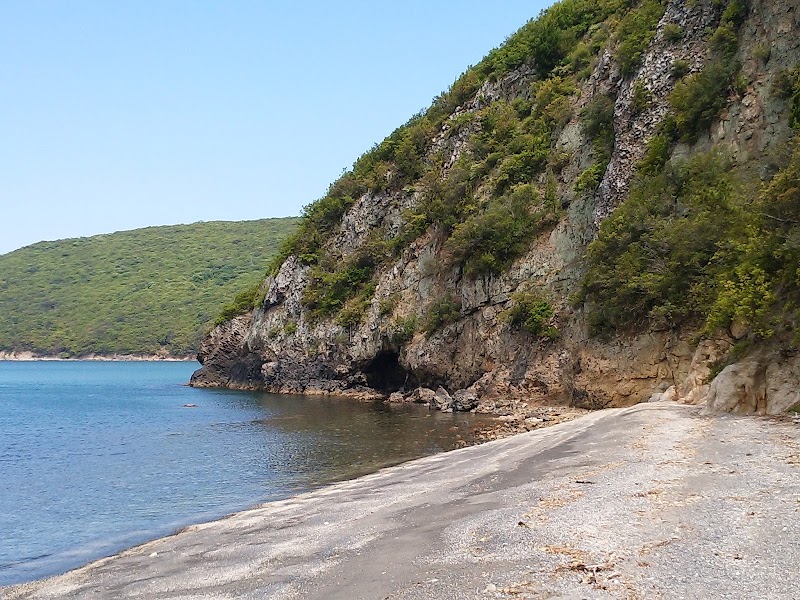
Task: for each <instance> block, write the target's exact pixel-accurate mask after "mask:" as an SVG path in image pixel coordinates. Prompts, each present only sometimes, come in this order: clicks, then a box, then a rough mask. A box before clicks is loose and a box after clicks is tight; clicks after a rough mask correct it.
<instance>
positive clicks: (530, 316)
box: [505, 292, 558, 340]
mask: <svg viewBox="0 0 800 600" xmlns="http://www.w3.org/2000/svg"><path fill="white" fill-rule="evenodd" d="M554 315H555V311H554V310H553V306H552V305H551V304H550V302H548V301H547V299H546V298H544V297H543V296H542V295H541V294H540V293H538V292H516V293H514V294H512V295H511V308H510V309H509V310H508V311H507V312H506V314H505V317H506V320H507V321H508V323H509V324H510V325H511V326H512V327H516V328H519V329H523V330H525V331H527V332H528V333H531V334H533V335H541V336H543V337H546V338H548V339H551V340H553V339H556V338H557V337H558V330H557V329H556V328H555V327H553V326H552V325H551V324H550V322H551V321H552V319H553V316H554Z"/></svg>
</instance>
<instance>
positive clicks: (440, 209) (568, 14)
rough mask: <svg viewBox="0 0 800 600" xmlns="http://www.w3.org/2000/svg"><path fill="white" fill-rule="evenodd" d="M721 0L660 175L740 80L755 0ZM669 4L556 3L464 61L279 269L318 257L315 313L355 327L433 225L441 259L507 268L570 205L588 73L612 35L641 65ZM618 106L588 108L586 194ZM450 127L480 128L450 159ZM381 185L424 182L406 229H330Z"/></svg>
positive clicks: (579, 186) (310, 222)
mask: <svg viewBox="0 0 800 600" xmlns="http://www.w3.org/2000/svg"><path fill="white" fill-rule="evenodd" d="M713 4H714V6H715V8H716V10H717V11H718V14H719V15H720V21H719V27H718V28H717V30H716V31H715V32H713V36H712V42H711V45H712V53H711V58H710V60H709V63H708V65H707V67H706V68H705V69H704V70H703V71H701V72H700V73H697V74H694V75H689V76H687V77H683V75H684V73H683V72H682V70H681V65H679V64H676V66H675V69H676V70H675V73H674V75H675V76H676V77H682V79H681V81H679V82H678V84H677V86H676V89H675V91H674V93H673V94H672V96H671V97H670V106H671V109H672V110H671V115H670V117H669V118H668V119H667V122H666V123H665V124H664V126H663V127H662V130H661V131H660V132H659V136H661V137H659V138H658V140H657V141H655V142H653V143H652V144H651V148H650V151H649V152H648V157H647V158H646V160H645V161H644V163H643V165H644V167H643V168H644V169H646V172H645V173H644V174H647V173H650V174H652V175H655V174H657V173H659V172H660V170H661V169H662V168H663V167H664V165H665V164H666V161H667V160H668V158H669V156H670V154H671V150H672V147H673V146H674V144H675V143H677V141H678V140H679V139H685V140H693V139H695V138H696V136H697V135H699V133H700V132H702V131H704V130H707V128H708V126H709V124H710V123H711V121H712V120H713V119H714V118H716V116H717V115H718V114H719V111H720V110H721V108H722V107H723V106H724V105H725V103H726V102H727V95H728V94H727V90H728V89H729V88H730V87H731V86H732V85H733V84H734V83H735V80H736V75H737V74H738V70H739V68H738V65H737V64H736V62H735V60H733V57H734V56H735V51H736V43H737V30H738V27H739V26H740V24H741V22H742V19H743V18H744V15H745V14H746V5H745V4H744V0H713ZM665 6H666V2H664V1H663V0H562V1H561V2H559V3H557V4H555V5H553V6H552V7H550V8H549V9H547V10H545V11H543V12H542V13H541V14H540V15H539V17H538V18H536V19H533V20H531V21H529V22H528V23H527V24H526V25H525V26H524V27H522V28H521V29H520V30H519V31H518V32H516V33H515V34H514V35H513V36H511V37H510V38H509V39H508V40H506V42H505V43H504V44H503V45H502V46H500V47H499V48H497V49H495V50H493V51H492V52H490V53H489V54H488V55H487V56H486V58H484V59H483V60H482V61H481V62H480V63H478V64H477V65H476V66H474V67H472V68H470V69H468V70H467V71H466V72H465V73H463V74H462V75H461V76H460V77H459V78H458V79H457V80H456V81H455V82H454V83H453V85H452V86H451V87H450V89H449V90H447V91H446V92H445V93H443V94H441V95H440V96H438V97H437V98H435V99H434V101H433V103H432V104H431V106H430V107H429V108H428V109H427V110H425V111H423V112H420V113H419V114H417V115H415V116H414V117H412V118H411V119H410V120H409V121H408V122H407V123H405V124H404V125H403V126H402V127H399V128H398V129H397V130H395V131H394V132H392V134H391V135H389V136H388V137H387V138H386V139H384V140H383V141H382V142H380V143H378V144H376V145H375V146H374V147H373V148H372V149H370V151H368V152H367V153H365V154H364V155H363V156H361V157H360V158H359V159H358V160H357V161H356V162H355V164H354V165H353V168H352V169H351V170H350V171H348V172H347V173H345V174H344V175H342V177H341V178H340V179H339V180H338V181H336V182H334V183H333V184H332V185H331V186H330V188H329V189H328V193H327V194H326V196H325V197H323V198H321V199H320V200H318V201H317V202H315V203H313V204H311V205H309V206H307V207H306V208H305V210H304V214H303V217H302V221H301V224H300V226H299V228H298V230H297V232H296V234H295V235H294V236H292V237H291V238H290V239H288V240H287V242H286V244H285V245H284V246H283V248H282V250H281V252H280V253H279V255H278V256H277V257H276V260H275V261H274V262H273V265H272V268H273V269H277V268H278V267H279V266H280V264H281V262H282V261H283V260H285V259H286V258H287V257H288V256H290V255H295V256H297V257H298V259H299V260H300V262H301V263H302V264H304V265H308V266H310V267H311V270H310V272H309V275H310V279H309V284H308V286H307V287H306V289H305V291H304V297H303V303H304V304H305V306H306V307H307V308H309V309H310V313H311V315H312V316H314V317H317V318H335V319H336V322H337V323H338V324H339V325H341V326H342V327H351V326H354V325H356V324H358V323H359V322H360V320H361V319H362V318H363V315H364V314H365V313H366V311H367V309H368V307H369V306H370V304H371V302H372V295H373V293H374V289H375V276H376V273H377V272H378V270H379V269H380V267H381V266H383V265H385V264H387V263H388V262H389V261H391V260H393V259H395V258H396V257H397V256H399V255H401V254H402V252H404V250H405V249H406V248H407V247H408V246H409V245H410V244H411V243H413V242H414V240H416V239H417V238H418V237H419V236H421V235H423V234H425V233H426V232H427V233H429V234H432V235H435V236H438V238H439V239H440V240H441V241H442V242H443V244H444V249H445V251H446V252H445V255H446V256H447V257H448V258H449V260H448V261H445V262H444V263H443V264H442V265H441V267H440V268H442V269H449V268H452V267H459V268H460V269H462V272H463V274H464V276H465V277H468V278H477V277H483V276H491V275H496V274H499V273H502V272H503V271H504V270H506V269H507V268H508V267H509V266H510V265H511V264H512V263H513V261H514V260H515V259H516V258H518V257H519V256H520V255H522V254H524V253H525V251H526V250H527V249H528V247H529V245H530V243H531V241H532V239H533V238H534V237H535V236H536V235H538V234H540V233H542V232H544V231H547V230H548V229H549V228H552V227H553V226H555V224H556V223H557V222H558V220H559V218H560V216H561V210H562V208H561V202H560V201H559V199H558V197H557V196H558V194H557V190H556V187H557V186H556V183H555V182H556V176H557V175H559V171H560V169H561V168H563V166H564V164H566V162H567V160H568V157H566V159H567V160H565V157H564V156H561V155H560V154H559V153H558V152H557V151H555V149H554V143H555V141H556V140H557V139H558V135H559V133H560V131H561V130H562V128H563V127H564V126H565V125H566V124H567V123H568V122H569V121H570V119H571V118H572V117H573V112H572V111H573V109H572V107H573V104H574V95H575V94H576V92H577V90H578V87H579V85H580V82H581V81H582V80H584V79H585V78H586V77H588V75H589V74H590V73H591V70H592V69H593V68H594V65H595V64H596V61H597V56H598V54H599V53H600V52H601V50H602V49H603V48H606V47H609V48H611V49H613V50H615V51H616V59H617V61H618V62H619V65H620V69H621V71H622V73H623V75H624V76H626V77H627V76H631V75H633V74H634V73H635V71H636V70H637V69H638V67H639V65H640V63H641V60H642V56H643V55H644V52H645V50H646V49H647V47H648V45H649V44H650V43H651V41H652V39H653V36H654V34H655V31H656V27H657V24H658V22H659V20H660V19H661V17H662V16H663V14H664V10H665ZM665 35H666V36H667V38H668V39H670V40H672V41H677V40H678V39H679V38H680V37H681V36H682V35H683V31H682V29H681V28H680V27H679V26H677V25H672V26H671V27H670V26H668V27H667V29H666V30H665ZM522 67H530V71H528V72H530V73H532V75H531V76H530V77H531V83H530V88H529V89H528V90H521V91H520V93H519V94H517V95H516V97H513V98H508V97H503V96H502V95H501V96H500V97H495V98H494V99H493V100H492V101H491V102H489V103H487V104H485V105H482V106H481V107H480V108H479V109H475V110H470V111H460V112H458V113H456V112H455V111H456V109H457V108H459V107H462V108H463V107H464V106H465V105H466V104H467V102H468V101H469V100H470V99H472V98H473V97H474V95H475V93H476V92H477V90H478V89H479V88H480V87H481V86H482V85H484V84H485V83H486V82H487V81H494V80H497V79H499V78H501V77H503V76H504V75H506V74H507V73H509V72H510V71H512V70H514V69H519V68H522ZM685 68H686V69H688V65H686V66H685ZM633 100H634V110H638V111H644V110H646V109H647V107H648V106H649V103H650V101H651V98H650V94H649V92H648V90H647V89H646V88H645V87H644V86H643V85H639V86H638V87H636V88H635V89H634V98H633ZM614 104H615V98H613V97H606V96H602V95H600V96H596V97H595V98H593V99H592V100H591V101H590V102H589V104H588V105H587V106H586V108H585V109H584V110H583V112H582V114H581V121H582V127H583V133H584V135H585V137H586V138H587V139H588V140H589V142H590V143H591V146H592V163H591V165H590V166H589V167H588V168H587V169H586V170H585V171H584V172H583V173H582V174H581V175H580V176H579V177H578V179H577V182H576V186H575V187H576V191H577V192H578V193H580V194H585V193H592V192H594V191H595V190H596V189H597V187H598V185H599V183H600V181H601V179H602V176H603V174H604V172H605V170H606V167H607V165H608V162H609V160H610V158H611V153H612V152H613V148H614V127H613V119H614ZM445 124H446V127H444V126H445ZM440 133H443V136H444V139H447V138H448V137H452V136H454V135H459V136H461V137H463V138H464V139H467V140H468V144H467V147H466V148H465V149H464V151H463V152H461V153H460V156H459V158H458V160H457V161H456V162H455V164H449V159H450V154H449V152H447V151H446V150H441V151H435V150H434V147H433V140H434V138H435V137H436V136H437V135H439V134H440ZM380 192H392V193H393V194H395V195H396V196H397V197H402V196H403V195H404V194H411V193H416V194H417V198H418V202H416V204H415V205H414V207H413V208H412V209H410V210H407V211H406V213H405V214H404V215H403V224H402V227H401V228H400V230H399V232H396V233H395V234H393V235H391V236H390V235H388V234H387V233H386V232H384V231H379V232H375V233H374V235H372V236H370V239H368V240H367V243H366V244H364V246H363V247H361V248H357V249H355V251H354V252H353V251H352V250H351V249H349V248H347V249H340V250H336V249H335V248H334V247H333V244H331V243H329V241H330V239H331V237H332V236H333V235H334V234H335V233H336V231H337V230H338V228H339V226H340V223H341V219H342V217H343V215H344V214H345V213H346V211H347V210H348V209H350V208H351V207H352V206H353V204H354V202H356V201H359V199H361V198H363V197H368V196H365V195H368V194H376V193H380ZM255 293H257V291H256V292H255ZM242 302H246V298H243V299H242ZM380 312H381V314H383V312H384V309H383V308H381V309H380ZM389 314H390V313H386V314H385V315H384V316H388V315H389Z"/></svg>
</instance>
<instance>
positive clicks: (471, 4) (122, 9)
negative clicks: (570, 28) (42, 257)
mask: <svg viewBox="0 0 800 600" xmlns="http://www.w3.org/2000/svg"><path fill="white" fill-rule="evenodd" d="M550 3H551V2H549V1H546V0H544V1H543V0H528V1H522V0H495V1H493V2H486V0H462V1H458V2H456V1H439V2H430V1H422V0H405V1H403V2H397V1H395V2H380V1H378V2H376V1H372V2H368V1H357V0H341V1H339V2H323V1H316V0H306V1H300V0H298V1H295V2H274V1H271V0H262V1H260V2H256V1H244V0H227V1H214V2H212V1H200V0H194V1H189V0H168V1H164V0H159V1H151V0H115V1H113V2H107V1H105V0H102V1H101V0H96V1H87V0H83V1H81V0H70V1H68V0H0V56H2V57H3V59H2V61H0V254H3V253H6V252H9V251H11V250H14V249H16V248H19V247H22V246H25V245H28V244H31V243H34V242H38V241H41V240H54V239H62V238H68V237H77V236H86V235H94V234H98V233H110V232H112V231H119V230H123V229H134V228H137V227H145V226H150V225H170V224H177V223H192V222H196V221H213V220H242V219H258V218H264V217H281V216H289V215H298V214H300V212H301V210H302V207H303V206H304V205H306V204H309V203H310V202H313V201H314V200H315V199H317V198H319V197H321V196H323V195H324V194H325V192H326V190H327V188H328V185H329V184H330V183H331V182H332V181H333V180H335V179H336V178H337V177H338V176H339V175H340V174H341V173H342V172H343V170H345V169H349V168H350V166H352V164H353V162H354V161H355V159H356V158H358V156H359V155H361V154H362V153H363V152H365V151H366V150H368V149H369V148H370V147H372V145H373V144H375V143H376V142H379V141H380V140H382V139H383V138H384V137H385V136H386V135H388V134H389V133H391V132H392V131H393V130H394V129H395V128H396V127H398V126H399V125H401V124H402V123H404V122H405V121H407V120H408V118H409V117H411V116H412V115H413V114H414V113H416V112H418V111H419V110H421V109H423V108H425V107H427V106H428V105H429V104H430V102H431V100H432V98H433V97H435V96H436V95H437V94H439V93H441V92H442V91H444V90H445V89H447V87H448V86H449V85H450V84H451V83H452V82H453V81H454V80H455V79H456V78H457V77H458V75H459V74H460V73H462V72H463V71H464V70H465V69H466V68H467V67H468V66H469V65H471V64H475V63H477V62H478V61H479V60H480V59H481V58H482V57H483V56H484V55H485V54H486V53H487V52H488V51H489V50H491V49H492V48H493V47H495V46H498V45H500V44H501V43H502V42H503V40H504V39H505V38H507V37H508V36H509V35H511V34H512V33H513V32H514V31H516V30H517V29H518V28H519V27H521V26H522V25H523V24H525V22H526V21H528V20H529V19H530V18H532V17H535V16H536V15H537V14H538V13H539V12H540V11H541V10H542V9H543V8H544V7H546V6H547V5H549V4H550Z"/></svg>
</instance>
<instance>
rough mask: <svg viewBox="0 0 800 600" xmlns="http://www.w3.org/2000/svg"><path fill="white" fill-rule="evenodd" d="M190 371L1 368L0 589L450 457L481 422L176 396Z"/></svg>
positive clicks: (42, 365) (226, 396)
mask: <svg viewBox="0 0 800 600" xmlns="http://www.w3.org/2000/svg"><path fill="white" fill-rule="evenodd" d="M196 367H197V365H196V364H194V363H170V362H115V363H112V362H72V361H69V362H0V586H1V585H9V584H12V583H18V582H22V581H27V580H32V579H37V578H41V577H45V576H48V575H52V574H56V573H59V572H63V571H66V570H68V569H71V568H74V567H77V566H80V565H81V564H84V563H86V562H88V561H90V560H93V559H96V558H99V557H102V556H106V555H109V554H112V553H114V552H117V551H119V550H121V549H123V548H126V547H130V546H133V545H135V544H138V543H141V542H144V541H146V540H148V539H153V538H155V537H159V536H162V535H167V534H169V533H171V532H173V531H175V530H176V529H178V528H180V527H182V526H184V525H187V524H189V523H195V522H199V521H204V520H209V519H213V518H218V517H221V516H223V515H225V514H228V513H230V512H233V511H236V510H240V509H243V508H246V507H248V506H252V505H254V504H257V503H260V502H263V501H268V500H274V499H279V498H285V497H287V496H290V495H293V494H296V493H300V492H304V491H307V490H310V489H314V488H315V487H318V486H320V485H323V484H325V483H330V482H332V481H335V480H340V479H345V478H349V477H355V476H358V475H362V474H364V473H367V472H371V471H374V470H376V469H378V468H381V467H383V466H387V465H391V464H397V463H399V462H402V461H404V460H409V459H412V458H416V457H419V456H423V455H426V454H431V453H434V452H438V451H441V450H447V449H451V448H453V447H456V446H458V445H461V443H462V442H463V441H464V440H467V439H469V436H470V432H471V430H472V429H473V428H474V427H476V426H477V425H478V424H479V423H478V422H477V420H476V419H475V418H474V417H473V416H470V415H445V414H441V413H436V412H429V411H427V410H425V409H419V408H417V407H410V406H400V407H391V406H386V405H383V404H375V403H359V402H354V401H351V400H345V399H335V398H325V399H320V398H303V397H296V396H279V395H273V394H263V393H249V392H233V391H227V390H208V389H193V388H189V387H186V386H185V385H184V384H185V382H186V381H188V379H189V376H190V374H191V372H192V370H193V369H195V368H196ZM186 404H196V405H197V406H196V407H193V408H192V407H186V406H184V405H186Z"/></svg>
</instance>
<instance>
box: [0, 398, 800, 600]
mask: <svg viewBox="0 0 800 600" xmlns="http://www.w3.org/2000/svg"><path fill="white" fill-rule="evenodd" d="M798 565H800V425H798V424H796V423H794V422H792V421H791V420H790V419H785V420H781V419H764V418H755V417H735V416H728V415H725V416H713V417H712V416H702V415H700V414H699V412H698V411H697V410H696V409H694V408H691V407H685V406H679V405H675V404H670V403H650V404H643V405H638V406H635V407H633V408H629V409H611V410H605V411H599V412H595V413H591V414H589V415H586V416H584V417H582V418H579V419H576V420H574V421H570V422H566V423H561V424H559V425H556V426H553V427H549V428H546V429H537V430H535V431H531V432H528V433H524V434H520V435H517V436H514V437H511V438H507V439H503V440H498V441H494V442H489V443H486V444H483V445H480V446H474V447H470V448H464V449H461V450H456V451H453V452H449V453H445V454H439V455H436V456H431V457H428V458H423V459H420V460H416V461H413V462H410V463H406V464H403V465H400V466H397V467H392V468H389V469H384V470H382V471H379V472H377V473H374V474H372V475H368V476H366V477H362V478H359V479H356V480H353V481H347V482H342V483H338V484H335V485H331V486H329V487H326V488H324V489H321V490H318V491H315V492H311V493H308V494H304V495H301V496H297V497H295V498H291V499H288V500H285V501H280V502H274V503H270V504H267V505H264V506H262V507H259V508H256V509H252V510H248V511H245V512H242V513H237V514H235V515H232V516H230V517H228V518H226V519H223V520H220V521H215V522H211V523H206V524H202V525H196V526H192V527H189V528H187V529H185V530H183V531H181V532H180V533H178V534H176V535H174V536H171V537H168V538H164V539H160V540H156V541H153V542H150V543H147V544H144V545H142V546H139V547H137V548H134V549H131V550H128V551H126V552H123V553H121V554H119V555H116V556H113V557H110V558H107V559H103V560H100V561H97V562H95V563H93V564H91V565H88V566H86V567H83V568H81V569H77V570H75V571H71V572H69V573H66V574H64V575H60V576H57V577H53V578H50V579H47V580H43V581H38V582H33V583H30V584H24V585H20V586H16V587H12V588H5V589H2V590H0V595H1V596H2V597H4V598H9V599H12V598H13V599H17V598H148V599H160V598H176V599H177V598H182V599H194V598H220V599H227V598H231V599H232V598H259V599H260V598H275V599H286V600H289V599H326V600H333V599H342V600H345V599H346V600H356V599H370V600H373V599H391V600H416V599H432V598H435V599H443V600H444V599H453V600H464V599H492V598H529V599H533V598H535V599H539V598H542V599H544V598H550V599H556V598H563V599H581V598H587V599H600V598H629V599H651V598H654V599H660V598H664V599H671V598H675V599H679V598H687V599H690V598H691V599H695V598H730V599H741V598H775V599H787V600H788V599H790V598H791V599H796V598H798V597H800V595H799V593H798V590H800V576H799V575H798V568H799V567H798Z"/></svg>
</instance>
